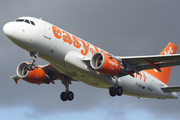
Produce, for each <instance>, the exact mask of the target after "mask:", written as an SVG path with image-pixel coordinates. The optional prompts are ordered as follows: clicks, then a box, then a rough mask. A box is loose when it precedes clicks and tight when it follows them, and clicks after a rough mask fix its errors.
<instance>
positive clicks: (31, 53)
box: [27, 51, 39, 71]
mask: <svg viewBox="0 0 180 120" xmlns="http://www.w3.org/2000/svg"><path fill="white" fill-rule="evenodd" d="M38 55H39V54H38V52H32V51H31V52H30V56H31V64H29V65H28V66H27V69H28V70H29V71H30V70H34V69H35V64H34V62H35V61H36V60H35V59H36V57H37V56H38Z"/></svg>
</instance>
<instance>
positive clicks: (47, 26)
mask: <svg viewBox="0 0 180 120" xmlns="http://www.w3.org/2000/svg"><path fill="white" fill-rule="evenodd" d="M42 22H43V24H44V37H45V38H47V39H49V40H50V39H51V25H50V24H49V23H47V22H44V21H42Z"/></svg>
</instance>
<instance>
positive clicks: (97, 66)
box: [90, 52, 121, 76]
mask: <svg viewBox="0 0 180 120" xmlns="http://www.w3.org/2000/svg"><path fill="white" fill-rule="evenodd" d="M90 65H91V67H92V68H93V69H94V70H97V71H98V72H100V73H102V74H106V75H110V76H115V75H117V74H118V73H119V72H120V70H121V65H120V63H119V61H117V60H116V59H114V58H113V57H111V56H110V55H107V54H105V53H100V52H98V53H95V54H94V55H93V56H92V58H91V60H90Z"/></svg>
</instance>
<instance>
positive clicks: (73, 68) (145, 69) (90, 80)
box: [3, 17, 180, 101]
mask: <svg viewBox="0 0 180 120" xmlns="http://www.w3.org/2000/svg"><path fill="white" fill-rule="evenodd" d="M3 31H4V33H5V35H6V36H7V37H8V38H9V39H10V40H11V41H12V42H13V43H15V44H16V45H17V46H19V47H20V48H22V49H24V50H26V51H27V52H29V53H30V57H31V62H26V61H23V62H21V63H20V64H19V65H18V66H17V69H16V73H17V75H15V76H12V77H11V78H12V79H14V80H15V83H16V84H17V83H18V81H19V80H20V79H22V80H24V81H26V82H29V83H32V84H38V85H40V84H42V83H45V84H50V83H52V84H55V82H54V81H55V80H60V81H61V82H62V84H63V85H64V86H65V91H64V92H62V93H61V94H60V98H61V100H62V101H72V100H73V99H74V93H73V92H72V91H70V89H69V84H72V82H75V81H80V82H83V83H85V84H87V85H90V86H93V87H98V88H105V89H109V94H110V96H112V97H114V96H121V95H123V94H124V95H130V96H135V97H138V98H140V97H143V98H157V99H177V93H176V92H179V91H180V86H168V83H169V79H170V75H171V70H172V66H176V65H180V54H176V52H177V49H178V46H177V45H175V44H173V43H171V42H170V43H169V44H168V45H167V46H166V47H165V48H164V50H163V51H162V52H161V53H160V55H147V56H124V57H123V56H115V55H113V54H110V53H108V52H106V51H105V50H102V49H101V48H99V47H97V46H95V45H93V44H90V43H89V42H87V41H85V40H83V39H81V38H79V37H77V36H75V35H73V34H70V33H69V32H67V31H65V30H63V29H61V28H59V27H57V26H55V25H53V24H51V23H49V22H46V21H44V20H42V19H38V18H34V17H20V18H18V19H16V20H15V21H12V22H8V23H6V24H5V25H4V27H3ZM37 57H40V58H42V59H44V60H46V61H48V62H49V64H47V65H36V64H35V60H36V58H37Z"/></svg>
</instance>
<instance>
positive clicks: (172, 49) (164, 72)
mask: <svg viewBox="0 0 180 120" xmlns="http://www.w3.org/2000/svg"><path fill="white" fill-rule="evenodd" d="M177 49H178V46H177V45H175V44H173V43H171V42H170V43H169V44H168V45H167V46H166V47H165V49H164V50H163V51H162V52H161V54H160V55H170V54H176V52H177ZM171 71H172V67H165V68H161V72H159V71H157V70H156V69H150V70H145V72H147V73H149V74H151V75H152V76H154V77H155V78H157V79H159V80H160V81H162V82H163V83H165V84H166V85H168V83H169V78H170V75H171Z"/></svg>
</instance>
